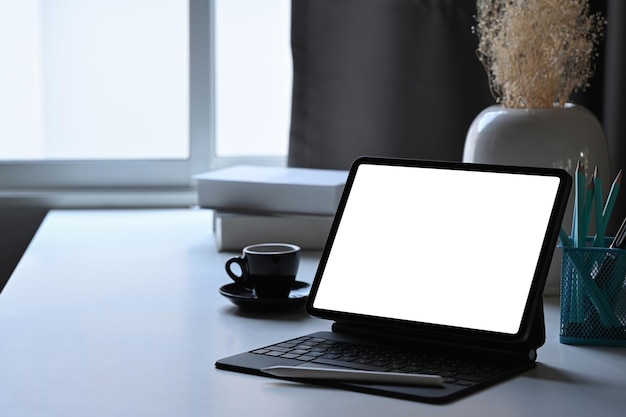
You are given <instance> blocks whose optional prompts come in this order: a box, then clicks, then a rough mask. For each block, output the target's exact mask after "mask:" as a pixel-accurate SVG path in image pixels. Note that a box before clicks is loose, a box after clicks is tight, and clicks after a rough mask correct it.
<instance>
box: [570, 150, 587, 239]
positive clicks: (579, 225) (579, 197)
mask: <svg viewBox="0 0 626 417" xmlns="http://www.w3.org/2000/svg"><path fill="white" fill-rule="evenodd" d="M575 183H576V190H575V191H576V195H575V206H576V215H575V216H574V230H575V232H576V233H575V234H574V235H573V236H572V239H574V246H577V247H583V246H585V238H584V236H583V224H584V219H585V166H584V165H583V163H582V162H581V161H578V166H577V167H576V178H575Z"/></svg>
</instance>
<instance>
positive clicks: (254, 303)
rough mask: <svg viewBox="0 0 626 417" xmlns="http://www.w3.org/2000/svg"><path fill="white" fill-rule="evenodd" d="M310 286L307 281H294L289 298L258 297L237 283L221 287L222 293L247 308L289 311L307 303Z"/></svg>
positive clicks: (234, 302) (240, 306) (236, 303)
mask: <svg viewBox="0 0 626 417" xmlns="http://www.w3.org/2000/svg"><path fill="white" fill-rule="evenodd" d="M309 286H310V285H309V284H307V283H306V282H301V281H296V282H294V283H293V285H292V286H291V292H290V293H289V297H287V298H258V297H257V295H256V294H255V293H254V291H252V290H251V289H249V288H246V287H244V286H243V285H240V284H236V283H232V284H226V285H224V286H223V287H221V288H220V294H222V295H223V296H224V297H226V298H228V299H229V300H230V301H231V302H232V303H233V304H235V305H237V306H239V308H242V309H245V310H252V311H289V310H295V309H297V308H301V307H303V306H304V304H306V298H307V296H308V295H309Z"/></svg>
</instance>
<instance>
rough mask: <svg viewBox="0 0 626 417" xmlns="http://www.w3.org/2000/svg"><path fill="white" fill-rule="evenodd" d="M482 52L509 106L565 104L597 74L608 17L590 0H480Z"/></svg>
mask: <svg viewBox="0 0 626 417" xmlns="http://www.w3.org/2000/svg"><path fill="white" fill-rule="evenodd" d="M476 20H477V25H476V26H475V27H474V31H475V33H476V34H477V35H478V38H479V46H478V57H479V59H480V61H481V62H482V63H483V64H484V65H485V68H486V69H487V72H488V74H489V83H490V86H491V89H492V93H493V94H494V96H495V97H496V99H497V100H498V102H499V103H501V104H502V105H503V106H505V107H509V108H530V109H533V108H551V107H554V106H560V107H563V106H564V105H565V103H567V101H568V100H569V99H570V96H571V95H572V93H573V92H575V91H579V90H584V89H585V88H586V87H587V86H588V80H589V78H590V77H591V75H592V74H593V60H594V58H595V57H596V55H597V53H596V46H597V44H598V42H599V40H600V39H601V37H602V33H603V30H604V25H605V24H606V22H605V20H604V19H603V18H602V16H600V15H599V14H590V13H589V3H588V0H477V15H476Z"/></svg>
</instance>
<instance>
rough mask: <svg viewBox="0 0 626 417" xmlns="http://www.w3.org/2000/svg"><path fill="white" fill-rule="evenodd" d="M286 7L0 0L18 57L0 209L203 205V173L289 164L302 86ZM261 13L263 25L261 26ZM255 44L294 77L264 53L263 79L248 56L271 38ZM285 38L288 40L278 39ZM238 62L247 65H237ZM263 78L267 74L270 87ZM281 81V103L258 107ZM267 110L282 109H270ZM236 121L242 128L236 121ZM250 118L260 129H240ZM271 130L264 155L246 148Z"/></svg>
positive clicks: (0, 73)
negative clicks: (199, 197)
mask: <svg viewBox="0 0 626 417" xmlns="http://www.w3.org/2000/svg"><path fill="white" fill-rule="evenodd" d="M288 4H289V2H288V0H271V1H267V2H257V1H254V0H90V1H89V2H85V1H83V0H55V1H52V2H51V1H45V0H13V1H7V0H5V1H2V2H0V59H2V62H5V63H6V62H11V64H12V65H10V66H7V65H3V66H2V67H1V68H0V91H3V92H7V93H3V94H2V95H1V96H0V110H1V111H0V198H1V200H0V204H2V203H6V202H10V201H17V202H20V203H23V202H24V201H26V202H27V203H33V202H34V203H35V204H44V205H49V206H52V207H55V206H61V207H68V206H69V207H72V206H120V205H122V206H136V205H142V206H143V205H148V206H150V205H182V204H184V205H187V204H193V202H195V193H194V191H193V181H192V180H191V176H192V175H193V174H195V173H199V172H203V171H207V170H209V169H213V168H217V167H221V166H225V165H229V164H234V163H243V162H246V163H262V164H280V163H284V159H285V158H284V157H285V154H286V143H287V137H288V115H289V108H288V106H289V104H290V97H286V96H288V95H289V94H290V88H291V78H290V77H291V63H290V60H289V59H290V58H289V31H288V28H289V13H288ZM263 6H266V7H263ZM270 6H271V7H270ZM269 9H271V10H270V11H268V10H269ZM267 19H274V22H273V23H268V22H266V20H267ZM281 19H282V20H281ZM218 21H219V24H217V22H218ZM255 21H258V22H260V23H259V24H257V25H256V26H251V22H255ZM276 22H279V23H280V24H277V23H276ZM261 23H262V24H261ZM276 27H281V28H282V31H280V33H279V32H277V31H276V30H274V29H275V28H276ZM268 28H272V30H268ZM235 35H238V38H236V37H235ZM281 36H282V37H283V39H282V41H281V40H279V39H280V37H281ZM251 38H254V39H262V40H263V39H264V42H265V43H268V42H269V46H271V47H269V46H268V47H267V48H266V49H267V53H266V57H267V58H268V59H269V60H273V62H279V63H280V65H277V66H278V67H280V69H281V70H280V71H282V72H283V73H285V74H286V75H284V76H283V75H276V74H272V75H273V79H268V78H272V77H268V76H267V72H268V67H269V66H268V65H266V64H264V63H265V61H262V62H261V64H263V65H258V67H259V68H260V67H265V73H266V75H265V76H264V75H263V73H262V71H260V70H258V71H255V68H253V67H250V66H249V61H248V62H245V61H244V62H241V57H244V58H246V57H248V55H249V54H251V53H253V52H256V51H258V50H259V49H260V48H265V46H264V42H263V41H261V42H260V43H256V44H253V43H251V42H245V39H248V40H249V39H251ZM242 39H244V41H243V42H242ZM278 42H282V44H283V47H282V48H276V47H274V46H273V44H274V43H278ZM234 48H236V51H237V54H232V50H234ZM276 50H279V51H280V53H281V54H282V57H281V58H280V59H276V57H275V54H276ZM285 57H287V59H286V58H285ZM233 58H238V59H239V60H237V59H233ZM218 61H219V63H218ZM238 66H239V67H243V68H246V69H247V71H248V72H245V71H244V72H242V71H240V69H241V68H239V70H238V71H234V70H233V68H235V69H237V68H238ZM269 71H270V72H271V69H270V70H269ZM280 71H274V73H277V72H280ZM254 76H256V77H257V78H256V79H255V78H254ZM259 77H260V79H263V78H264V79H265V82H263V83H262V84H259ZM250 80H252V82H251V83H250V82H249V83H247V84H246V81H250ZM272 82H278V84H280V85H279V86H274V87H273V90H274V91H279V90H280V91H281V94H280V98H278V96H279V95H278V94H275V95H274V96H275V97H274V98H275V100H276V101H275V102H270V101H266V103H268V104H269V105H267V106H264V107H261V108H259V105H258V104H254V103H259V102H260V101H259V100H258V99H257V98H256V97H262V96H264V95H265V92H264V91H263V90H260V91H255V89H254V86H255V84H256V85H257V86H261V87H262V88H268V87H267V85H268V84H271V83H272ZM237 85H245V90H244V91H245V94H244V95H243V96H239V97H236V95H235V92H233V91H232V87H233V86H237ZM269 88H270V89H272V87H269ZM257 90H259V89H258V88H257ZM287 90H288V94H286V91H287ZM215 91H219V92H222V94H221V95H215V94H214V92H215ZM233 98H234V99H233ZM238 100H239V104H240V105H239V106H235V107H233V106H232V102H235V103H236V102H237V101H238ZM277 103H279V104H277ZM285 103H286V104H285ZM255 106H256V108H255ZM222 107H224V108H223V109H222ZM217 108H219V109H220V110H219V111H217V110H216V109H217ZM269 108H273V109H278V110H276V111H269V112H265V114H263V115H261V116H259V114H260V113H262V111H263V110H266V109H269ZM252 110H255V111H254V114H253V115H251V114H250V112H251V111H252ZM233 111H234V112H235V113H236V116H235V117H233V116H232V115H231V113H232V112H233ZM253 116H254V117H253ZM255 118H256V119H255ZM263 119H265V120H267V121H268V122H269V121H271V122H269V123H268V124H269V125H270V128H268V127H266V126H259V125H258V122H257V121H258V120H263ZM229 120H231V121H232V120H236V121H237V123H236V124H235V125H234V126H233V124H232V123H231V124H230V127H229V123H228V121H229ZM241 120H254V121H253V122H251V123H247V124H248V125H249V126H252V127H253V132H254V133H255V135H254V137H253V135H252V134H251V133H250V132H248V133H246V132H243V131H241V130H240V129H239V127H240V125H242V123H241ZM276 120H278V121H276ZM238 125H239V126H238ZM217 126H219V128H218V127H217ZM276 126H279V127H278V128H276ZM272 128H273V129H274V130H275V131H280V130H281V129H282V131H280V132H279V133H278V134H277V133H275V132H270V130H271V129H272ZM268 137H280V138H278V139H277V140H276V141H274V142H275V143H277V144H275V145H272V146H269V145H268V146H267V147H262V149H260V148H258V147H257V148H255V147H254V146H248V145H246V144H245V143H241V142H239V143H235V139H237V138H247V139H248V140H253V141H255V142H253V144H254V143H264V142H266V141H267V138H268ZM231 141H232V143H233V144H232V146H231V144H230V142H231ZM216 145H217V146H216ZM268 149H269V151H267V150H268ZM242 150H243V152H242ZM250 156H252V157H253V158H254V159H250ZM259 158H260V159H259Z"/></svg>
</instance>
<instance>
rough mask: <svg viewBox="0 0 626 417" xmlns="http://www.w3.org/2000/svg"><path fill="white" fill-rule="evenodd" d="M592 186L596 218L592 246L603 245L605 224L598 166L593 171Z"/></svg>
mask: <svg viewBox="0 0 626 417" xmlns="http://www.w3.org/2000/svg"><path fill="white" fill-rule="evenodd" d="M592 180H593V188H594V195H593V201H594V207H593V210H594V212H595V219H596V237H595V239H594V240H593V246H604V231H605V230H606V224H605V223H604V216H603V210H602V180H601V178H600V174H599V173H598V167H596V169H595V170H594V171H593V178H592Z"/></svg>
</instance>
